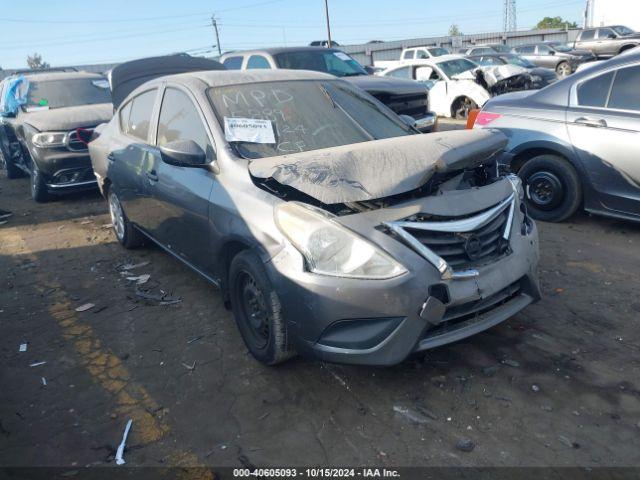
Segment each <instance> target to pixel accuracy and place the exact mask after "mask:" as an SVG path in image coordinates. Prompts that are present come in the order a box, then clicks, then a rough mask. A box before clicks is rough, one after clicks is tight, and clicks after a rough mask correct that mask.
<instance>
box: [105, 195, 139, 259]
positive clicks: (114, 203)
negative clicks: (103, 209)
mask: <svg viewBox="0 0 640 480" xmlns="http://www.w3.org/2000/svg"><path fill="white" fill-rule="evenodd" d="M107 201H108V202H109V215H111V225H113V232H114V233H115V234H116V238H117V239H118V242H120V244H121V245H122V246H123V247H124V248H136V247H139V246H141V245H143V244H144V237H143V235H142V234H141V233H140V232H139V231H138V230H137V229H136V227H134V226H133V224H132V223H131V222H130V221H129V219H128V218H127V216H126V215H125V213H124V210H123V209H122V204H121V203H120V200H119V199H118V196H117V195H116V192H114V191H113V190H111V189H109V192H108V194H107Z"/></svg>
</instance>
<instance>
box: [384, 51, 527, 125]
mask: <svg viewBox="0 0 640 480" xmlns="http://www.w3.org/2000/svg"><path fill="white" fill-rule="evenodd" d="M380 75H382V76H386V77H397V78H409V79H413V80H417V81H419V82H423V83H425V84H426V85H427V87H428V88H429V99H430V107H431V109H432V110H433V111H434V112H435V113H436V114H437V115H440V116H443V117H452V118H458V119H465V118H467V116H468V114H469V112H470V111H471V110H475V109H477V108H480V107H482V106H483V105H484V104H485V103H486V102H487V101H488V100H489V99H490V98H491V97H492V96H495V95H500V94H502V93H507V92H513V91H519V90H529V89H531V88H533V79H532V78H531V75H530V74H529V72H528V71H527V69H525V68H522V67H518V66H516V65H498V66H486V67H481V66H479V65H478V64H476V63H474V62H472V61H471V60H469V59H467V58H464V57H462V56H460V55H443V56H441V57H435V58H429V59H423V60H413V61H411V62H405V63H404V64H403V65H401V66H396V67H393V68H389V69H387V70H385V71H383V72H382V73H380Z"/></svg>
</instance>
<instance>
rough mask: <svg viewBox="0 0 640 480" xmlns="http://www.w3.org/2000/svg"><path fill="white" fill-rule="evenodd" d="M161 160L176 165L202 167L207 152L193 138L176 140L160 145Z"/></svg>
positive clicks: (205, 161)
mask: <svg viewBox="0 0 640 480" xmlns="http://www.w3.org/2000/svg"><path fill="white" fill-rule="evenodd" d="M160 155H161V156H162V161H163V162H165V163H168V164H169V165H175V166H176V167H202V166H204V165H206V164H207V154H206V153H205V152H204V150H202V148H200V145H198V144H197V143H196V142H194V141H193V140H176V141H175V142H169V143H167V144H166V145H163V146H161V147H160Z"/></svg>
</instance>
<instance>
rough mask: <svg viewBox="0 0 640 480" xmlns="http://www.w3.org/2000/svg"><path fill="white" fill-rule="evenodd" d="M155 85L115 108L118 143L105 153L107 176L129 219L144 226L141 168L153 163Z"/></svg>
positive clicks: (144, 208)
mask: <svg viewBox="0 0 640 480" xmlns="http://www.w3.org/2000/svg"><path fill="white" fill-rule="evenodd" d="M157 96H158V88H150V89H149V90H145V91H143V92H141V93H139V94H138V95H136V96H135V97H133V98H132V99H130V100H128V101H127V103H125V104H124V105H122V107H120V109H119V110H118V122H119V124H120V133H121V135H119V138H118V144H116V145H114V148H113V149H112V151H111V153H110V154H109V156H108V166H107V176H108V177H109V178H110V179H111V181H112V182H113V188H115V189H116V194H117V195H118V198H119V199H120V203H121V204H122V206H123V208H124V211H125V213H126V215H127V217H128V218H129V220H131V221H132V222H134V223H136V224H138V225H140V226H141V227H143V228H144V226H145V225H146V218H145V217H146V211H147V208H148V206H149V203H148V200H149V197H148V196H147V191H146V183H147V178H146V177H145V175H144V172H145V171H146V170H147V168H148V165H150V164H151V163H153V155H154V150H155V149H154V147H152V146H151V145H150V144H149V142H150V138H151V134H152V131H151V130H152V129H151V125H152V122H151V121H152V118H153V115H154V109H155V107H156V99H157Z"/></svg>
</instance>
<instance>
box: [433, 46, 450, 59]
mask: <svg viewBox="0 0 640 480" xmlns="http://www.w3.org/2000/svg"><path fill="white" fill-rule="evenodd" d="M429 53H430V54H431V56H432V57H441V56H442V55H449V51H448V50H447V49H446V48H442V47H437V48H430V49H429Z"/></svg>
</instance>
